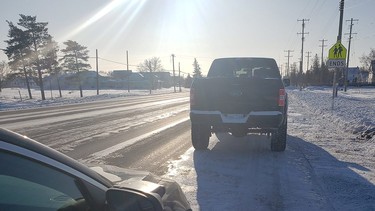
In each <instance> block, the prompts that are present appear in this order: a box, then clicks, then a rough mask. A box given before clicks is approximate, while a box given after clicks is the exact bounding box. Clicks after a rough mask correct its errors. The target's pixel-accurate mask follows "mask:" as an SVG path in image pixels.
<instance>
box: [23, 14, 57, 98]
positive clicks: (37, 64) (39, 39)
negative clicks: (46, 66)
mask: <svg viewBox="0 0 375 211" xmlns="http://www.w3.org/2000/svg"><path fill="white" fill-rule="evenodd" d="M20 16H21V18H20V19H19V21H18V25H19V26H21V27H22V28H23V29H24V30H23V32H24V33H25V34H26V36H27V38H28V39H29V44H30V46H29V48H30V50H31V54H30V56H31V63H32V65H33V66H32V69H33V70H35V69H36V70H37V72H38V84H39V86H40V92H41V95H42V100H45V95H44V86H43V78H42V74H43V73H42V63H43V59H44V58H43V56H42V55H41V52H42V51H43V49H44V48H45V47H46V45H47V43H48V40H50V39H51V35H50V34H49V33H48V28H47V25H48V23H47V22H37V21H36V16H28V15H22V14H21V15H20Z"/></svg>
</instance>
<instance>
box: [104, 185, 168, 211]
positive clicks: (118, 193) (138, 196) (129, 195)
mask: <svg viewBox="0 0 375 211" xmlns="http://www.w3.org/2000/svg"><path fill="white" fill-rule="evenodd" d="M106 200H107V207H108V210H109V211H124V210H132V211H141V210H147V211H148V210H150V211H163V205H162V202H161V198H160V197H158V196H157V195H153V194H149V193H143V192H139V191H135V190H130V189H119V188H110V189H109V190H107V192H106Z"/></svg>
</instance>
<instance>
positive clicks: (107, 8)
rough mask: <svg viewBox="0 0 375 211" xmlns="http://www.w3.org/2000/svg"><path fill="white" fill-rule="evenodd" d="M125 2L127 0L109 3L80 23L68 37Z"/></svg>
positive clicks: (114, 0) (116, 0)
mask: <svg viewBox="0 0 375 211" xmlns="http://www.w3.org/2000/svg"><path fill="white" fill-rule="evenodd" d="M123 3H125V0H113V1H111V2H110V3H109V4H107V5H106V6H105V7H104V8H103V9H101V10H100V11H99V12H97V13H96V14H95V15H94V16H92V17H91V18H89V19H88V20H87V21H86V22H84V23H83V24H82V25H80V26H79V27H78V28H76V29H75V30H74V31H73V32H71V33H70V34H68V35H67V36H66V37H68V38H69V37H72V36H74V35H76V34H78V33H79V32H81V31H82V30H83V29H85V28H87V27H88V26H90V25H92V24H94V23H95V22H97V21H98V20H100V19H101V18H103V17H104V16H105V15H107V14H108V13H110V12H111V11H112V10H113V9H114V8H116V7H118V6H120V5H121V4H123Z"/></svg>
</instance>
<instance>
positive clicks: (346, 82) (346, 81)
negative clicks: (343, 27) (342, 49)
mask: <svg viewBox="0 0 375 211" xmlns="http://www.w3.org/2000/svg"><path fill="white" fill-rule="evenodd" d="M346 21H350V32H349V46H348V55H347V57H348V58H347V60H346V70H345V76H344V78H345V82H344V84H345V85H344V92H346V90H347V87H348V74H349V71H348V69H349V61H350V60H349V59H350V44H351V42H352V38H353V37H352V35H353V34H357V33H352V30H353V25H354V23H353V21H359V20H358V19H353V18H351V19H350V20H346ZM345 34H346V35H347V34H348V33H345Z"/></svg>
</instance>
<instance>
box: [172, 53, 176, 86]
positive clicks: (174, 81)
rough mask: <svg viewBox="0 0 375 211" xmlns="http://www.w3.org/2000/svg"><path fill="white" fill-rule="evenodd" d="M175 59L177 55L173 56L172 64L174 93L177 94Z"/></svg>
mask: <svg viewBox="0 0 375 211" xmlns="http://www.w3.org/2000/svg"><path fill="white" fill-rule="evenodd" d="M174 57H175V55H174V54H172V64H173V88H174V92H176V74H175V70H174Z"/></svg>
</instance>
